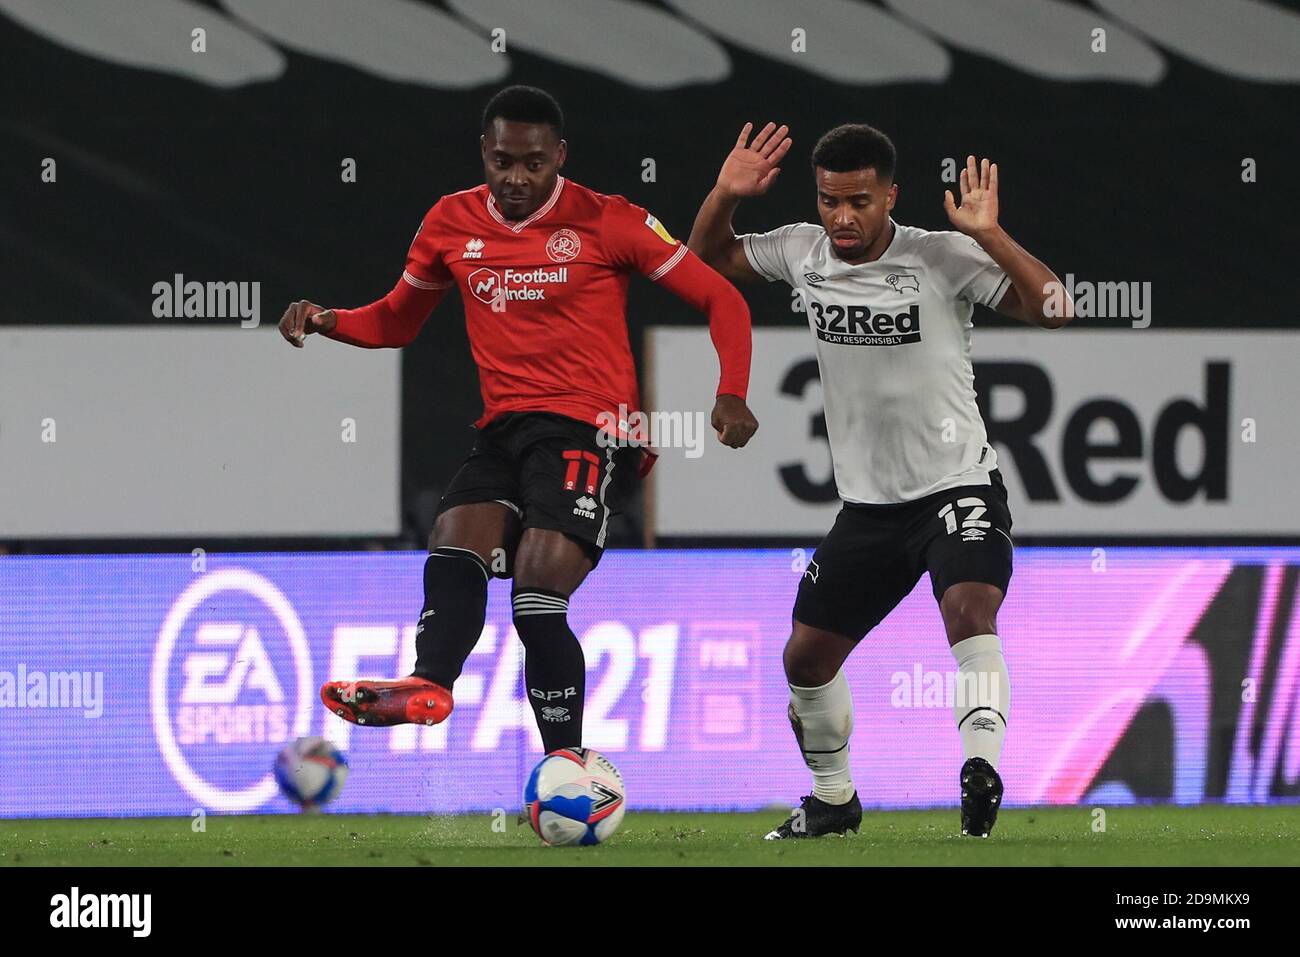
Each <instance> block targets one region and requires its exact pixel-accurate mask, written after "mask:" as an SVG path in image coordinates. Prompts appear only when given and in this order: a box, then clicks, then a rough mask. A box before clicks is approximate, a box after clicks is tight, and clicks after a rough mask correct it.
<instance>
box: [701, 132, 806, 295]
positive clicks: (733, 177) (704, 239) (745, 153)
mask: <svg viewBox="0 0 1300 957" xmlns="http://www.w3.org/2000/svg"><path fill="white" fill-rule="evenodd" d="M753 129H754V124H753V123H746V124H745V126H744V128H743V129H742V130H741V131H740V136H739V137H738V138H737V139H736V145H735V147H734V148H733V149H732V151H731V152H730V153H729V154H727V158H726V160H724V161H723V163H722V169H721V170H720V171H719V173H718V182H717V185H715V186H714V187H713V190H712V191H711V192H710V193H709V195H708V196H707V197H705V200H704V204H703V205H702V206H700V211H699V213H697V214H696V216H695V225H694V226H692V227H691V237H690V239H688V240H687V241H686V245H687V246H689V247H690V249H691V252H693V253H695V255H697V256H699V257H700V258H701V259H703V260H704V261H705V262H706V263H708V264H709V265H710V266H712V267H713V268H714V269H716V270H717V271H718V272H720V273H722V275H724V276H726V277H727V278H728V279H733V280H742V279H743V280H752V279H761V278H762V277H761V276H759V274H758V273H757V272H755V271H754V267H752V266H751V265H750V264H749V259H748V258H747V257H746V256H745V249H744V244H743V243H742V242H741V240H740V237H738V236H737V235H736V234H735V231H734V230H733V229H732V228H731V217H732V215H733V214H734V213H735V212H736V207H737V206H739V205H740V201H741V200H742V199H744V198H746V197H749V196H762V195H763V194H764V193H766V192H767V190H768V187H770V186H771V185H772V183H773V182H774V181H775V180H776V177H777V175H778V174H779V173H780V172H781V168H780V166H779V165H778V164H780V162H781V160H782V158H783V157H784V156H785V154H786V153H788V152H789V151H790V146H791V140H790V137H789V136H787V135H786V134H787V133H788V132H789V127H787V126H781V127H779V128H778V127H777V125H776V124H775V123H768V124H767V125H766V126H764V127H763V128H762V129H761V130H759V131H758V135H757V136H755V137H754V140H753V142H752V143H751V142H750V141H749V134H750V133H751V132H753Z"/></svg>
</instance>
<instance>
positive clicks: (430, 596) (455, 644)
mask: <svg viewBox="0 0 1300 957" xmlns="http://www.w3.org/2000/svg"><path fill="white" fill-rule="evenodd" d="M488 577H489V576H488V569H487V565H486V564H484V562H483V559H481V558H479V556H478V555H477V554H475V553H474V552H472V551H470V550H469V549H465V548H451V547H448V546H441V547H439V548H435V549H434V550H433V551H432V552H430V553H429V557H428V559H427V560H426V561H425V563H424V609H423V611H421V612H420V623H419V625H418V626H417V627H416V629H415V670H414V671H413V672H412V674H415V675H419V676H420V677H421V678H428V679H429V680H430V681H432V682H433V683H434V684H439V685H442V686H443V687H444V688H446V689H448V690H451V686H452V685H453V684H454V683H455V681H456V679H457V678H459V677H460V670H461V668H463V667H464V666H465V659H466V658H468V657H469V653H470V652H471V651H473V650H474V645H475V644H477V643H478V639H479V635H481V634H482V633H483V618H484V616H485V614H486V612H487V586H488Z"/></svg>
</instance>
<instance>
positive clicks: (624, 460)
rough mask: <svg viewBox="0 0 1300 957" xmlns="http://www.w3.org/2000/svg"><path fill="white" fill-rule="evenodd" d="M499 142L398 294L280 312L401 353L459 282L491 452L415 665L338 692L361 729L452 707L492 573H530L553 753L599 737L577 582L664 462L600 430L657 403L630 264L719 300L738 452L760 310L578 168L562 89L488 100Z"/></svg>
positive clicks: (720, 404) (533, 686)
mask: <svg viewBox="0 0 1300 957" xmlns="http://www.w3.org/2000/svg"><path fill="white" fill-rule="evenodd" d="M481 148H482V154H483V170H484V177H485V179H486V183H485V184H484V185H482V186H476V187H474V188H473V189H467V190H462V191H461V192H459V193H452V194H450V195H448V196H444V197H442V199H440V200H439V201H438V202H437V203H435V204H434V206H433V208H432V209H431V210H429V212H428V213H427V214H426V215H425V217H424V221H423V222H422V223H421V225H420V229H419V231H418V232H417V233H416V236H415V239H414V241H413V242H412V244H411V248H410V251H409V252H408V254H407V259H406V269H405V271H404V272H403V273H402V277H401V278H400V279H399V280H398V282H397V285H396V286H395V287H394V288H393V290H392V292H390V293H389V294H388V295H387V296H385V297H384V298H383V299H381V300H379V301H378V302H374V303H371V304H370V305H368V306H363V307H361V308H359V309H323V308H322V307H321V306H318V305H316V304H314V303H311V302H306V301H301V302H296V303H294V304H292V305H291V306H290V307H289V308H288V310H287V311H286V312H285V314H284V318H283V319H281V320H280V332H281V333H282V334H283V336H284V337H285V338H286V339H287V340H288V341H289V342H291V343H292V344H293V345H295V346H299V347H301V346H302V345H303V339H304V337H305V336H307V335H308V334H310V333H319V334H321V335H324V336H326V337H328V338H331V339H336V340H338V341H340V342H346V343H349V344H351V345H355V346H363V347H366V348H380V347H391V348H400V347H401V346H405V345H407V344H409V343H410V342H411V341H413V340H414V339H415V337H416V335H417V334H418V333H419V331H420V328H421V326H423V324H424V321H425V319H426V318H427V317H428V316H429V313H430V312H431V311H432V310H433V308H434V307H435V306H436V305H437V304H438V302H439V301H440V300H441V299H442V297H443V296H444V295H445V294H446V292H447V290H449V289H451V288H453V287H455V288H457V289H459V290H460V293H461V298H462V299H463V301H464V304H465V322H466V325H467V327H468V331H469V340H470V347H471V351H472V352H473V355H474V360H475V362H476V363H477V364H478V368H479V382H480V385H481V389H482V393H483V415H482V417H481V418H480V419H479V420H478V421H477V423H475V424H476V426H477V428H478V434H477V438H476V441H475V443H474V447H473V450H472V451H471V452H470V455H469V458H468V459H467V460H466V462H465V464H464V465H463V466H462V467H461V469H460V471H459V472H457V473H456V476H455V478H453V479H452V481H451V484H450V486H449V487H448V488H447V491H446V494H445V495H444V496H443V498H442V501H441V502H440V504H439V506H438V516H437V520H436V523H435V527H434V530H433V534H432V535H431V536H430V541H429V549H430V555H429V557H428V559H427V560H426V562H425V566H424V608H423V611H422V613H421V615H420V620H419V623H418V625H417V627H416V637H415V641H416V664H415V670H414V672H413V673H412V675H411V676H410V677H407V678H402V679H398V680H396V681H367V680H358V681H331V682H329V683H327V684H326V685H324V686H323V687H322V688H321V699H322V700H323V701H324V702H325V705H326V707H328V708H329V709H330V710H331V711H332V712H334V714H336V715H338V716H339V717H341V718H343V719H344V720H347V721H351V722H354V723H355V724H359V725H369V726H385V725H392V724H401V723H405V722H415V723H418V724H436V723H437V722H439V721H442V720H443V719H444V718H446V717H447V715H448V714H449V713H450V712H451V709H452V687H453V685H454V683H455V681H456V678H457V677H458V676H459V675H460V672H461V667H462V666H463V665H464V662H465V659H466V657H467V656H468V655H469V653H470V651H471V649H472V648H473V647H474V645H475V643H477V641H478V638H479V634H480V632H481V631H482V630H483V620H484V609H485V606H486V603H487V585H488V580H489V579H490V578H491V577H492V576H493V575H494V574H499V575H501V576H502V577H507V576H509V575H511V574H512V575H513V578H514V586H513V591H512V595H511V600H512V604H513V610H514V623H515V628H516V631H517V632H518V634H519V638H520V641H521V642H522V643H523V645H524V649H525V655H526V657H525V664H524V677H525V681H526V684H527V687H528V699H529V702H530V703H531V704H532V707H533V711H534V715H535V717H536V720H537V726H538V728H539V730H540V731H541V736H542V743H543V745H544V746H545V748H546V750H547V751H548V752H549V751H553V750H555V749H556V748H564V747H577V746H580V745H581V743H582V740H581V739H582V705H583V699H584V687H585V675H586V667H585V662H584V659H583V655H582V648H581V646H580V645H579V643H578V640H577V638H576V637H575V636H574V634H573V632H572V630H570V628H569V625H568V620H567V615H568V604H569V596H570V595H572V594H573V592H574V590H575V589H576V588H577V587H578V586H579V585H580V584H581V583H582V580H583V579H584V578H585V577H586V576H587V573H588V572H590V571H591V569H592V568H594V567H595V565H596V563H597V562H598V561H599V560H600V555H601V551H602V550H603V548H604V546H605V539H606V534H607V532H608V528H609V519H610V516H611V515H613V514H616V513H617V512H619V511H620V509H621V508H622V507H623V506H624V505H625V503H626V502H627V501H628V498H629V496H631V495H632V493H633V492H634V491H635V488H636V485H637V483H638V482H639V480H640V477H641V471H642V470H641V463H642V462H643V461H644V462H647V463H648V462H649V461H651V459H650V457H649V455H648V453H646V452H644V451H643V450H642V449H639V448H636V447H633V446H630V445H627V444H625V443H621V442H614V443H611V442H610V441H609V440H608V439H609V437H608V436H606V435H604V434H603V433H602V432H601V430H600V429H598V427H597V426H598V425H600V424H602V423H607V422H609V421H610V420H611V415H612V418H613V420H614V421H617V420H618V418H619V416H618V411H619V408H620V406H623V407H624V408H626V409H627V410H636V409H638V408H639V404H638V394H637V382H636V372H635V367H634V365H633V361H632V352H631V349H630V348H629V345H628V334H627V321H626V317H625V315H624V310H625V306H626V297H627V283H628V277H629V275H630V274H631V273H633V272H639V273H641V274H642V275H644V276H646V277H647V278H649V279H651V280H653V281H655V282H658V283H659V284H660V285H662V286H663V287H664V288H666V289H668V290H669V291H670V292H672V293H674V294H676V295H677V296H679V297H681V298H682V299H684V300H685V301H686V302H688V303H690V304H691V305H692V306H694V307H695V308H697V309H699V310H701V311H703V312H706V313H707V314H708V317H709V331H710V333H711V336H712V339H713V343H714V346H715V348H716V349H717V352H718V357H719V360H720V363H721V367H722V373H721V381H720V384H719V386H718V391H717V404H716V405H715V406H714V408H713V415H712V423H713V427H714V428H715V429H716V430H717V432H718V438H719V439H720V441H721V442H722V443H723V444H724V445H727V446H730V447H732V448H739V447H741V446H743V445H744V444H745V443H746V442H748V441H749V438H750V436H752V435H753V434H754V430H755V429H757V428H758V423H757V421H756V420H755V419H754V416H753V415H752V414H751V413H750V411H749V408H748V407H747V406H746V405H745V390H746V387H747V385H748V381H749V359H750V323H749V310H748V308H747V307H746V305H745V301H744V299H743V298H742V297H741V295H740V294H739V293H738V292H737V291H736V289H735V287H733V286H732V285H731V284H730V283H729V282H728V281H727V280H725V279H723V278H722V277H721V276H720V275H719V274H718V273H716V272H714V271H713V270H712V269H710V268H709V267H708V266H706V265H704V263H703V262H701V261H700V260H699V259H697V258H696V257H695V254H694V253H692V252H690V251H689V250H688V249H687V248H686V246H685V245H683V244H682V243H680V242H678V241H677V240H676V239H674V238H673V237H672V236H671V235H670V234H669V233H668V231H667V230H666V229H665V228H664V227H663V226H662V225H661V224H660V223H659V222H658V220H656V219H655V218H654V217H653V216H652V215H650V214H649V213H648V212H646V210H644V209H642V208H641V207H639V206H636V205H634V204H632V203H630V202H628V201H627V200H626V199H624V198H623V197H621V196H607V195H605V194H602V193H597V192H595V191H594V190H590V189H587V188H586V187H585V186H579V185H578V184H577V183H574V182H572V181H571V180H567V179H565V178H564V177H563V176H561V175H560V170H561V168H562V167H563V166H564V160H565V155H566V152H567V145H566V143H565V141H564V139H563V115H562V113H561V111H560V107H559V104H557V103H556V102H555V100H554V99H553V98H552V97H551V96H550V95H549V94H547V93H545V92H543V91H542V90H538V89H536V88H533V87H521V86H513V87H508V88H507V89H505V90H502V91H501V92H500V93H498V94H497V95H496V96H495V97H493V98H492V100H491V102H489V103H488V106H487V109H486V110H485V111H484V114H483V136H482V139H481ZM502 558H504V559H505V561H504V562H503V561H501V560H500V559H502Z"/></svg>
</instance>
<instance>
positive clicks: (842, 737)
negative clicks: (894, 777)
mask: <svg viewBox="0 0 1300 957" xmlns="http://www.w3.org/2000/svg"><path fill="white" fill-rule="evenodd" d="M790 725H791V726H792V727H793V728H794V734H795V737H796V738H798V739H799V749H800V750H801V751H802V752H803V762H804V764H806V765H808V770H809V771H811V772H812V774H813V797H815V798H817V799H818V800H819V801H825V802H826V803H827V804H846V803H848V801H849V799H850V798H852V797H853V792H854V788H853V779H852V778H851V777H850V776H849V736H850V735H851V734H852V733H853V696H852V695H851V694H850V693H849V683H848V680H847V679H845V677H844V672H843V670H841V671H839V672H838V673H836V675H835V677H834V678H832V679H831V680H830V681H829V682H827V683H826V684H824V685H822V686H821V687H820V688H796V687H795V686H794V685H791V686H790Z"/></svg>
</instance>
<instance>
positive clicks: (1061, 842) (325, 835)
mask: <svg viewBox="0 0 1300 957" xmlns="http://www.w3.org/2000/svg"><path fill="white" fill-rule="evenodd" d="M783 817H784V814H783V813H782V812H781V811H779V810H778V811H774V812H767V813H761V814H654V813H648V812H639V813H632V814H629V815H628V816H627V818H626V819H625V820H624V822H623V826H622V827H621V828H620V829H619V831H618V833H617V834H616V835H615V836H614V838H613V840H612V841H611V842H610V843H609V844H607V845H604V846H601V847H583V848H550V847H543V846H542V845H541V843H540V842H539V841H538V840H537V838H536V837H534V836H533V833H532V832H531V831H530V830H529V829H528V827H527V825H521V824H519V823H517V819H516V817H515V816H514V815H510V816H509V817H507V818H501V817H498V818H496V819H494V818H493V817H491V816H490V815H468V816H458V817H416V816H411V817H398V816H385V815H378V816H362V815H334V814H328V813H326V814H306V815H295V816H279V815H270V816H231V817H220V816H209V817H208V818H207V821H206V830H205V831H203V832H195V831H194V830H193V829H192V826H191V820H190V819H189V818H131V819H125V820H117V819H108V818H98V819H91V820H62V819H55V820H4V821H0V864H3V865H7V866H14V865H17V866H20V867H21V866H28V865H79V866H87V865H118V866H120V865H163V866H172V865H218V866H231V865H234V866H238V865H321V866H331V865H345V866H357V865H367V866H369V865H413V866H437V865H488V866H516V865H523V866H527V865H638V866H646V865H669V866H679V865H745V866H753V865H758V866H769V865H772V866H789V865H796V866H797V865H826V864H830V865H917V864H924V865H954V866H962V865H1048V866H1052V865H1058V866H1075V865H1080V866H1087V865H1135V864H1141V865H1297V864H1300V806H1282V807H1279V806H1272V807H1239V806H1234V807H1226V806H1201V807H1118V808H1110V809H1107V810H1106V818H1105V825H1106V827H1105V830H1104V831H1094V830H1093V822H1094V814H1093V810H1092V808H1089V807H1072V808H1038V809H1030V810H1006V811H1003V812H1002V814H1001V816H1000V818H999V820H998V824H997V827H996V828H995V829H994V831H993V835H992V836H991V837H990V838H988V839H987V840H979V839H974V838H963V837H961V836H960V835H959V834H957V826H958V825H957V812H956V810H942V811H889V812H883V811H868V812H867V814H866V816H865V817H864V819H863V822H862V831H861V832H860V833H859V834H857V835H850V836H848V837H845V838H835V837H828V838H819V839H816V840H805V841H798V842H794V841H783V842H779V843H778V842H764V841H762V840H761V837H762V835H763V834H764V833H766V831H768V830H769V829H770V828H771V827H772V826H773V825H775V824H777V823H779V822H780V821H781V819H782V818H783Z"/></svg>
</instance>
